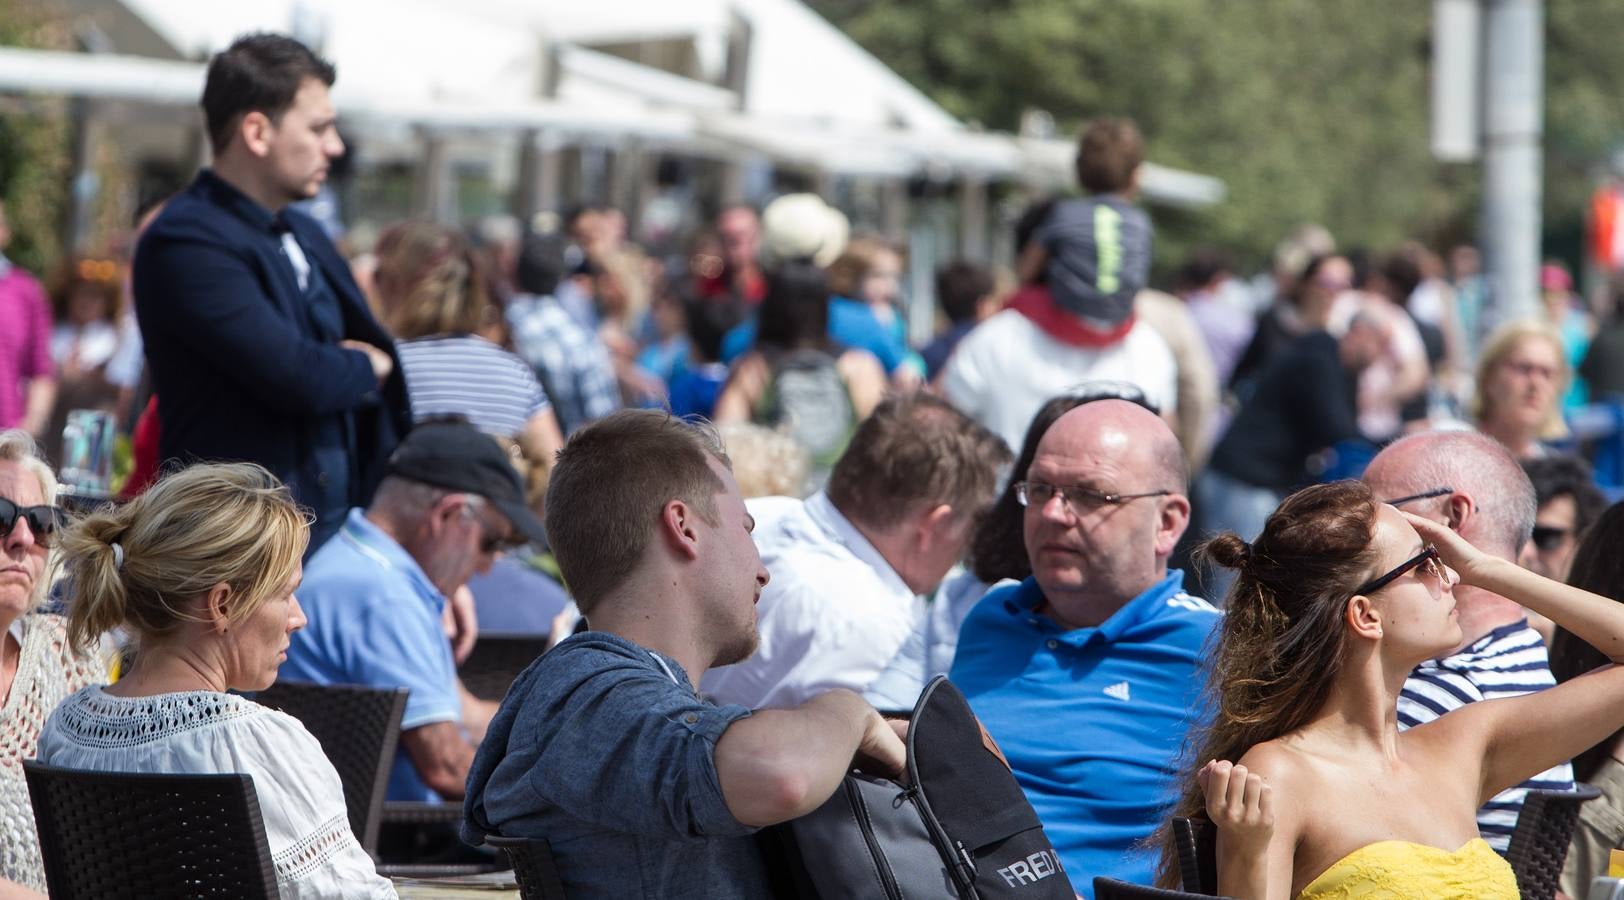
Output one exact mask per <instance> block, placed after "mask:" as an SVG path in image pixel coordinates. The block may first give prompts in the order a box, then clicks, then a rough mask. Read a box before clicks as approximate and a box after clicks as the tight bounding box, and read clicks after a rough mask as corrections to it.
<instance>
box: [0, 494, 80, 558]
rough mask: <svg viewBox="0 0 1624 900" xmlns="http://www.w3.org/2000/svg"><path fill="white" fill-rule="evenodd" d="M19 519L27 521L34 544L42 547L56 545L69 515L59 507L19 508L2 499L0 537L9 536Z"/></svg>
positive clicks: (0, 506) (0, 502) (0, 505)
mask: <svg viewBox="0 0 1624 900" xmlns="http://www.w3.org/2000/svg"><path fill="white" fill-rule="evenodd" d="M18 519H25V520H27V522H28V530H29V531H32V532H33V533H34V542H35V543H37V544H39V545H40V546H42V547H49V546H51V545H52V544H53V543H55V542H56V533H57V531H58V530H60V529H62V528H63V527H65V526H66V525H67V524H68V514H67V512H66V511H65V510H63V509H62V508H61V507H59V506H18V505H17V504H15V503H13V502H11V501H10V500H7V499H5V498H4V497H0V537H7V536H9V535H10V534H11V531H12V529H14V528H16V527H17V520H18Z"/></svg>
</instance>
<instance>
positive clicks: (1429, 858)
mask: <svg viewBox="0 0 1624 900" xmlns="http://www.w3.org/2000/svg"><path fill="white" fill-rule="evenodd" d="M1297 896H1298V900H1356V898H1357V900H1366V898H1369V900H1376V898H1382V900H1517V897H1518V895H1517V877H1516V876H1515V875H1514V874H1512V871H1511V865H1510V863H1507V862H1506V861H1505V860H1504V859H1502V858H1501V857H1500V854H1498V853H1495V852H1494V848H1493V847H1490V846H1489V844H1488V842H1487V841H1485V840H1483V839H1482V838H1474V839H1472V840H1470V841H1467V842H1466V845H1465V846H1464V847H1461V848H1460V849H1459V850H1456V851H1454V852H1453V853H1451V852H1450V851H1448V850H1440V849H1438V848H1437V847H1429V846H1427V845H1426V844H1414V843H1411V842H1409V841H1377V842H1376V843H1374V844H1366V845H1365V846H1363V847H1360V848H1359V849H1358V850H1355V851H1353V852H1352V853H1349V854H1348V855H1347V856H1344V857H1342V858H1341V859H1339V860H1337V861H1336V862H1335V863H1333V864H1332V865H1331V867H1330V868H1329V869H1326V870H1325V871H1324V872H1322V873H1320V876H1319V877H1318V878H1316V879H1314V880H1313V882H1311V883H1310V884H1309V885H1308V887H1305V888H1303V892H1302V893H1301V894H1298V895H1297Z"/></svg>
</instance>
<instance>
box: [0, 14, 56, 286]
mask: <svg viewBox="0 0 1624 900" xmlns="http://www.w3.org/2000/svg"><path fill="white" fill-rule="evenodd" d="M63 22H64V18H63V16H62V15H61V10H60V9H58V8H57V5H56V4H55V3H54V2H51V0H0V47H43V48H50V49H65V48H66V47H67V46H68V44H69V41H68V39H67V35H66V32H65V29H64V27H63ZM69 138H70V129H69V125H68V120H67V116H66V115H65V105H64V104H63V102H62V101H60V100H52V99H42V98H26V99H19V98H0V198H3V199H4V200H5V204H6V217H7V218H8V219H9V220H10V224H11V228H12V231H13V232H14V234H15V236H14V237H13V239H12V242H11V246H9V247H7V248H6V251H5V252H6V256H7V257H8V258H10V259H12V260H14V261H15V262H17V263H18V264H19V265H21V266H23V267H24V268H26V269H29V270H30V271H33V272H36V273H43V272H45V271H46V270H47V266H49V265H51V264H53V263H55V261H56V260H57V259H58V258H59V256H60V254H61V249H62V248H61V237H60V235H61V231H60V225H61V222H62V216H63V210H64V209H65V206H66V203H67V200H68V179H69V178H70V177H71V175H72V172H71V166H72V157H71V154H70V151H69V143H68V142H69Z"/></svg>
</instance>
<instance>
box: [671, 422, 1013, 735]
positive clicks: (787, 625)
mask: <svg viewBox="0 0 1624 900" xmlns="http://www.w3.org/2000/svg"><path fill="white" fill-rule="evenodd" d="M1010 461H1011V457H1010V452H1009V448H1008V447H1006V446H1004V444H1003V443H1002V442H1001V441H999V439H998V437H997V435H995V434H993V433H992V432H990V431H988V430H987V429H985V428H983V427H981V426H979V425H977V424H976V423H975V422H973V421H971V420H970V419H969V418H967V417H966V416H964V415H963V414H962V413H960V412H958V411H957V410H955V409H953V407H951V406H949V405H948V404H947V403H946V402H944V401H942V400H940V399H938V398H936V397H933V396H930V395H925V394H919V395H914V396H910V397H904V398H894V399H890V400H887V401H885V402H884V403H882V404H880V406H879V407H878V408H876V409H875V411H874V414H873V415H872V416H870V417H869V418H868V419H867V420H866V421H864V422H863V424H862V425H861V426H859V427H858V429H857V432H856V434H854V435H853V436H852V440H851V444H850V445H849V446H848V447H847V448H846V451H845V453H844V454H843V455H842V456H841V458H840V460H839V461H838V462H837V463H835V467H834V471H833V472H832V473H831V475H830V477H829V484H828V487H827V488H826V489H825V490H824V491H822V492H819V493H817V494H814V495H813V496H811V497H809V498H807V499H806V500H805V501H801V500H794V499H791V498H787V497H768V498H762V499H758V500H754V501H751V502H750V504H749V509H750V514H751V515H752V516H754V517H755V520H756V529H755V539H756V546H757V547H758V548H759V549H760V551H761V557H762V560H763V562H765V563H766V566H767V570H768V571H769V572H770V573H771V574H772V580H771V581H770V582H769V583H768V585H767V587H766V589H765V590H763V591H762V594H761V603H760V605H759V606H758V607H757V615H758V618H759V621H760V630H761V645H760V647H759V649H758V650H757V651H756V653H755V655H754V656H752V657H750V658H749V659H748V660H746V661H744V662H742V663H738V664H737V665H732V666H726V667H722V668H718V669H713V670H711V671H710V672H708V673H707V674H706V675H705V677H704V680H703V681H702V682H701V684H700V687H701V689H702V690H703V691H704V692H705V693H706V694H709V695H711V696H712V697H714V698H716V699H717V700H718V701H719V702H724V703H737V704H741V705H744V706H749V707H752V708H756V707H762V706H777V707H782V706H793V705H796V704H799V703H801V702H803V701H804V700H806V699H808V698H811V697H813V696H815V695H817V694H819V693H821V692H823V691H826V690H828V689H830V688H835V687H843V688H849V689H851V690H854V691H858V692H862V691H863V690H864V689H866V688H867V687H868V686H869V684H870V682H872V681H873V680H874V679H875V678H876V677H877V676H878V675H879V673H880V672H881V671H882V670H883V669H884V668H885V666H886V664H887V663H888V662H890V661H891V658H892V657H893V656H895V655H896V653H897V650H898V648H900V647H901V646H902V642H903V641H904V640H906V639H907V637H908V635H909V634H910V633H911V632H912V631H913V629H914V627H915V625H916V624H917V622H918V618H919V615H920V612H921V604H920V602H919V599H918V595H919V594H922V593H925V592H927V591H929V590H930V589H931V588H933V587H934V586H935V585H936V584H937V583H938V582H939V581H941V580H942V577H943V576H944V575H946V574H947V571H948V569H950V568H951V567H952V566H953V564H954V563H956V562H958V561H959V559H960V557H962V556H963V555H964V549H965V546H966V545H967V544H968V542H969V539H970V534H971V532H972V529H973V527H974V524H975V521H976V519H977V518H978V517H979V515H980V514H981V513H982V512H983V511H984V510H985V509H986V508H987V507H988V506H990V505H991V503H992V500H993V498H994V496H995V494H996V492H997V490H998V477H999V472H1000V470H1001V469H1002V468H1003V467H1005V466H1007V465H1009V463H1010Z"/></svg>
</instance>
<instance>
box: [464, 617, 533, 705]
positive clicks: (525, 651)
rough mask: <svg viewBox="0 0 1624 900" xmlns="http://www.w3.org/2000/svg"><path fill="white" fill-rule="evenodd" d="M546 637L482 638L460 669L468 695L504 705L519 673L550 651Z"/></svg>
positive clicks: (488, 635)
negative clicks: (501, 702) (504, 700)
mask: <svg viewBox="0 0 1624 900" xmlns="http://www.w3.org/2000/svg"><path fill="white" fill-rule="evenodd" d="M547 646H548V641H547V635H545V634H481V635H480V636H479V640H477V641H475V642H474V649H473V651H472V652H470V653H469V654H468V658H467V659H465V660H463V663H462V665H461V666H459V667H458V668H457V677H459V678H461V679H462V684H463V686H464V687H466V688H468V693H470V694H473V695H474V696H475V697H478V698H479V699H481V700H493V701H500V700H501V699H502V698H503V697H504V696H506V694H507V689H508V688H510V687H512V686H513V680H514V679H515V678H518V677H519V673H520V672H523V671H524V670H525V669H527V668H529V667H530V664H531V663H533V662H535V661H536V657H538V656H540V655H541V654H543V653H545V652H546V651H547Z"/></svg>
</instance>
